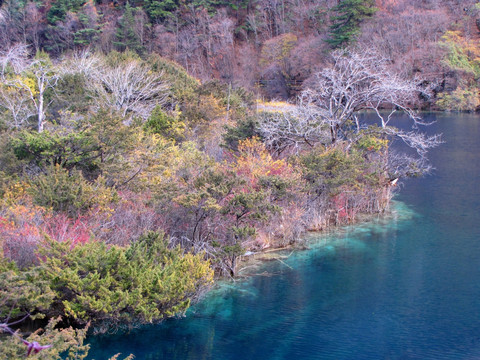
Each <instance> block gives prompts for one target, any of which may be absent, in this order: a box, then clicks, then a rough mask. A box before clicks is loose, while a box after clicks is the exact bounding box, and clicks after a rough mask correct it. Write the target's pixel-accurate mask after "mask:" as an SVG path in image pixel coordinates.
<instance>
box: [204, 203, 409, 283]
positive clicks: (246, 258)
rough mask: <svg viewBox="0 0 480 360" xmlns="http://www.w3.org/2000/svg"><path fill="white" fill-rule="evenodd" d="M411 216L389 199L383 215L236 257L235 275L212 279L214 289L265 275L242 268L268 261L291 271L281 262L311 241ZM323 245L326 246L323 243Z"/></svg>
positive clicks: (311, 232)
mask: <svg viewBox="0 0 480 360" xmlns="http://www.w3.org/2000/svg"><path fill="white" fill-rule="evenodd" d="M414 216H415V212H414V211H413V210H411V209H409V208H408V206H407V205H406V204H404V203H403V202H401V201H398V200H391V201H390V204H389V210H388V211H385V212H384V213H382V214H362V216H360V217H359V218H358V219H357V220H356V221H355V222H353V223H350V224H342V225H337V226H331V227H328V228H326V229H324V230H307V231H305V233H304V234H302V236H300V237H299V239H298V240H297V241H296V242H294V243H292V244H289V245H287V246H283V247H278V248H268V249H266V250H264V251H259V252H255V253H252V254H248V255H242V256H241V257H240V258H239V262H238V269H237V271H236V276H235V277H231V278H227V277H219V278H217V279H215V284H214V285H213V287H215V286H216V284H217V282H218V281H227V282H231V281H233V282H235V281H236V280H238V279H246V278H249V277H251V276H257V275H259V276H265V275H262V274H257V273H248V272H247V273H244V274H242V272H243V271H245V269H248V268H255V267H259V266H261V265H262V264H265V263H267V262H271V261H280V262H281V263H283V264H284V265H286V266H287V267H289V268H291V267H290V266H289V265H288V264H286V263H285V262H284V261H282V260H284V259H287V258H288V257H290V255H292V254H293V253H295V252H300V251H308V250H312V247H311V245H312V244H313V241H315V240H314V239H319V238H325V240H326V241H328V240H327V238H329V237H333V236H336V235H341V234H344V233H345V232H347V231H349V230H353V231H358V230H359V229H361V227H365V226H366V227H369V226H374V225H376V224H381V225H386V224H387V223H390V222H391V221H395V220H397V221H405V220H408V219H411V218H412V217H414ZM324 245H326V243H325V244H324ZM289 250H290V254H288V255H286V254H285V252H287V251H289ZM247 253H248V252H247Z"/></svg>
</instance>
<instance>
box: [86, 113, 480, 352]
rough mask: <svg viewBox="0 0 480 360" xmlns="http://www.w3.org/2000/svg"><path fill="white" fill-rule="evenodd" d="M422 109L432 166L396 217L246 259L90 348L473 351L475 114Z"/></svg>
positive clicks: (478, 294) (479, 309)
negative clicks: (245, 274) (439, 139)
mask: <svg viewBox="0 0 480 360" xmlns="http://www.w3.org/2000/svg"><path fill="white" fill-rule="evenodd" d="M429 116H430V117H431V118H436V120H437V123H436V124H435V125H433V126H431V127H430V128H429V131H431V132H443V133H444V139H445V140H446V144H444V145H443V146H442V147H440V148H438V149H435V150H434V151H432V154H431V159H432V162H433V163H434V165H435V167H436V168H437V170H436V172H435V174H434V175H433V176H429V177H427V178H424V179H415V180H409V181H408V182H407V183H406V184H405V187H404V189H403V190H402V192H401V194H400V196H398V198H397V201H398V203H397V204H396V205H395V209H396V212H395V216H393V217H392V218H391V219H381V220H378V221H374V222H371V223H369V224H363V225H362V226H356V227H350V228H346V229H342V230H341V231H339V232H337V233H336V234H333V235H330V236H323V237H318V238H317V239H313V240H312V242H311V245H310V249H309V250H306V251H301V252H296V253H286V254H285V256H284V257H283V258H281V259H279V260H272V261H270V262H268V263H266V264H264V265H262V267H261V268H250V271H251V272H254V273H257V274H258V275H257V276H253V277H251V278H249V279H248V280H243V281H239V282H236V283H235V284H224V285H223V286H221V287H220V288H218V289H216V290H214V291H212V292H211V293H210V294H209V296H208V297H207V298H206V299H205V300H204V301H202V302H201V303H200V304H198V305H197V306H195V308H193V309H192V310H191V311H189V313H188V314H187V316H186V317H185V318H182V319H171V320H168V321H165V322H164V323H163V324H161V325H156V326H147V327H143V328H141V329H137V330H134V331H131V332H129V333H117V334H114V335H103V336H96V337H91V338H90V339H89V340H90V344H91V345H92V349H91V352H90V359H91V358H96V359H97V360H100V359H107V358H108V357H109V356H110V355H112V354H115V353H118V352H121V353H122V354H123V355H128V354H130V353H133V354H135V356H136V358H137V359H179V360H180V359H216V360H221V359H242V360H245V359H261V360H267V359H296V360H300V359H480V213H479V210H480V186H479V185H478V181H479V180H480V178H479V175H480V161H479V156H480V141H479V140H480V117H479V116H476V115H457V114H455V115H443V114H442V115H440V114H439V115H435V114H433V115H429Z"/></svg>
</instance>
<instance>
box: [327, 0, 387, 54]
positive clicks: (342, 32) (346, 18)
mask: <svg viewBox="0 0 480 360" xmlns="http://www.w3.org/2000/svg"><path fill="white" fill-rule="evenodd" d="M374 5H375V1H374V0H342V1H341V2H340V3H339V4H338V5H337V6H335V7H334V8H333V9H332V10H333V11H334V12H335V13H336V14H337V15H336V16H332V17H331V20H332V22H333V24H332V25H331V26H330V38H329V39H328V40H327V42H328V43H329V44H330V45H332V47H333V48H340V47H342V46H344V45H347V44H348V43H350V42H351V41H352V40H353V39H354V38H355V37H356V36H357V35H358V33H359V30H360V24H361V22H362V21H363V20H364V19H365V18H368V17H371V16H372V15H373V14H375V12H376V11H377V10H378V9H377V8H376V7H375V6H374Z"/></svg>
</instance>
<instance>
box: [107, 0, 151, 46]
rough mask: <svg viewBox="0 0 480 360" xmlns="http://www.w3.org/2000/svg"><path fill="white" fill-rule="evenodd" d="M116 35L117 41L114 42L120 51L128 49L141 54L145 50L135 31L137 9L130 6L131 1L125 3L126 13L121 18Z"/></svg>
mask: <svg viewBox="0 0 480 360" xmlns="http://www.w3.org/2000/svg"><path fill="white" fill-rule="evenodd" d="M115 37H116V38H117V41H114V43H113V44H114V45H115V46H116V47H117V49H118V50H119V51H125V50H127V49H128V50H131V51H134V52H136V53H137V54H141V53H143V51H144V50H145V49H144V47H143V45H142V43H141V41H140V39H139V37H138V35H137V34H136V33H135V9H134V8H133V7H131V6H130V3H129V2H127V4H126V5H125V13H124V14H123V16H122V17H121V18H120V21H119V23H118V28H117V32H116V34H115Z"/></svg>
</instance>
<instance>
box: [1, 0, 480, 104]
mask: <svg viewBox="0 0 480 360" xmlns="http://www.w3.org/2000/svg"><path fill="white" fill-rule="evenodd" d="M479 12H480V9H479V5H478V3H477V1H474V0H465V1H462V0H422V1H410V0H403V1H394V0H377V1H374V0H342V1H338V0H320V1H310V0H307V1H295V0H282V1H272V0H238V1H223V0H192V1H190V0H189V1H174V0H169V1H156V0H130V1H124V0H115V1H108V0H89V1H82V0H42V1H40V0H35V1H34V0H28V1H27V0H22V1H18V0H5V1H3V4H2V8H1V17H0V47H2V48H4V49H6V48H9V47H10V46H11V45H12V44H15V43H18V42H22V43H25V44H28V45H29V46H30V47H31V48H33V49H35V52H37V51H39V50H43V51H46V52H48V53H49V54H50V55H51V56H52V58H54V59H56V58H58V57H61V56H62V55H63V54H64V53H65V52H69V51H73V50H81V49H86V48H88V49H90V50H95V51H101V52H104V53H108V52H110V51H112V50H117V51H124V50H126V49H129V50H130V51H134V52H136V53H137V54H139V55H141V56H147V55H148V54H151V53H156V54H159V55H161V56H163V57H165V58H167V59H169V60H172V61H175V62H177V63H179V64H180V65H182V66H183V67H184V68H185V69H186V70H187V72H188V73H189V74H190V75H192V76H194V77H196V78H199V79H201V80H202V81H205V80H210V79H218V80H220V81H221V82H223V83H231V84H232V85H234V86H242V87H244V88H247V89H249V90H254V89H256V90H257V91H260V93H261V94H262V95H263V96H266V97H267V98H281V99H283V100H285V99H287V98H291V97H294V96H296V95H298V93H299V90H300V89H301V88H302V84H303V83H304V82H305V81H307V82H308V80H309V78H310V77H311V76H312V74H313V73H314V72H315V70H316V69H317V68H318V67H319V66H323V65H324V64H325V62H326V61H327V59H328V56H327V54H328V52H329V51H330V50H331V48H338V47H343V46H348V45H351V44H353V43H357V44H358V45H361V46H362V47H365V48H372V49H375V50H376V51H377V52H379V53H380V54H381V55H382V56H385V57H388V58H389V59H391V61H392V64H391V66H392V67H394V68H395V69H396V70H399V71H402V72H404V73H405V75H406V76H408V77H414V76H417V77H418V78H421V79H423V81H425V82H429V83H431V84H433V85H434V86H433V85H432V86H433V88H434V92H435V94H434V95H435V96H434V97H432V98H429V99H427V100H426V101H425V106H428V107H431V106H435V107H438V108H441V109H451V110H475V109H476V107H477V106H478V96H477V95H476V94H475V93H476V91H475V89H476V88H477V87H478V86H477V81H478V77H477V75H476V71H475V68H476V66H477V64H476V61H477V56H476V50H475V49H476V48H478V44H477V42H478V32H479V30H478V24H480V14H479Z"/></svg>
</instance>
